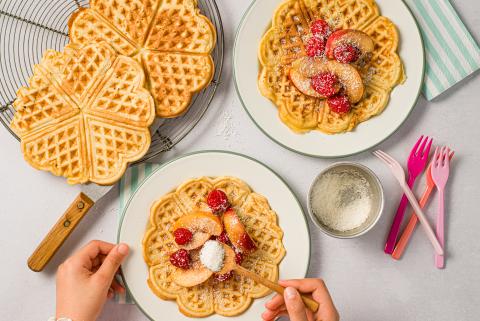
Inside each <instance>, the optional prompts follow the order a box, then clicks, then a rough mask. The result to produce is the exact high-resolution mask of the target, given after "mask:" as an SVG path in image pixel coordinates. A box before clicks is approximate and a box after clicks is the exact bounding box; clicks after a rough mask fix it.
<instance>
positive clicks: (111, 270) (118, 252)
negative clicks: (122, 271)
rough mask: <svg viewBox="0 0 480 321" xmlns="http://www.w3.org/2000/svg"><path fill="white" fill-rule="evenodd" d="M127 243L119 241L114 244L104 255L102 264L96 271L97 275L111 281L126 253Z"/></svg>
mask: <svg viewBox="0 0 480 321" xmlns="http://www.w3.org/2000/svg"><path fill="white" fill-rule="evenodd" d="M128 250H129V249H128V245H127V244H124V243H121V244H118V245H117V246H115V247H114V248H113V249H112V250H111V251H110V252H109V253H108V255H107V256H106V257H105V260H104V261H103V263H102V265H101V266H100V268H99V269H98V271H97V273H96V274H97V275H98V276H100V277H102V278H105V279H107V280H108V281H109V283H111V282H112V280H113V277H114V276H115V273H117V270H118V268H119V267H120V265H121V264H122V262H123V260H124V259H125V258H126V257H127V255H128Z"/></svg>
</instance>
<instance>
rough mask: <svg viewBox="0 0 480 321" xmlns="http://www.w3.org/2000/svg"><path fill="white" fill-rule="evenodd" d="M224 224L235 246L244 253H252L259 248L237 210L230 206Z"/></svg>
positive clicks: (224, 215) (224, 217) (224, 216)
mask: <svg viewBox="0 0 480 321" xmlns="http://www.w3.org/2000/svg"><path fill="white" fill-rule="evenodd" d="M223 225H224V226H225V230H226V231H227V235H228V238H229V239H230V241H231V242H232V245H233V247H234V248H235V249H236V250H238V251H239V252H242V253H250V252H253V251H255V250H256V249H257V246H256V245H255V242H253V240H252V238H251V237H250V235H248V232H247V230H246V229H245V226H244V225H243V223H242V222H241V221H240V219H239V218H238V215H237V214H236V213H235V210H234V209H232V208H230V209H229V210H228V211H227V212H225V213H224V214H223Z"/></svg>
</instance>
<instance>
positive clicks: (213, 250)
mask: <svg viewBox="0 0 480 321" xmlns="http://www.w3.org/2000/svg"><path fill="white" fill-rule="evenodd" d="M224 257H225V250H224V249H223V246H222V245H221V244H220V243H219V242H218V241H214V240H209V241H207V242H205V244H203V247H202V249H201V250H200V261H201V262H202V264H203V265H204V266H205V267H206V268H207V269H209V270H210V271H213V272H218V271H220V270H221V269H222V267H223V259H224Z"/></svg>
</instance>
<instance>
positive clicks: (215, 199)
mask: <svg viewBox="0 0 480 321" xmlns="http://www.w3.org/2000/svg"><path fill="white" fill-rule="evenodd" d="M207 204H208V206H209V207H210V209H211V210H212V212H213V213H215V214H222V213H223V212H225V211H226V210H228V208H229V207H230V202H229V201H228V197H227V195H226V194H225V193H224V192H223V191H221V190H219V189H215V190H213V191H211V192H210V193H209V194H208V196H207Z"/></svg>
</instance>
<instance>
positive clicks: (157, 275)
mask: <svg viewBox="0 0 480 321" xmlns="http://www.w3.org/2000/svg"><path fill="white" fill-rule="evenodd" d="M214 189H219V190H222V191H223V192H225V194H226V195H227V196H228V199H229V201H230V203H231V204H232V207H233V208H234V209H235V211H236V213H237V215H238V216H239V218H240V220H241V221H242V223H243V224H244V225H245V227H246V229H247V232H248V234H249V235H250V236H251V237H252V239H253V240H254V242H255V243H256V244H257V246H258V249H257V250H256V251H255V252H253V253H252V254H249V255H248V256H246V257H245V260H244V261H243V263H242V265H243V266H244V267H245V268H247V269H249V270H251V271H253V272H255V273H256V274H259V275H261V276H262V277H264V278H267V279H269V280H271V281H277V279H278V264H279V263H280V261H281V260H282V258H283V257H284V256H285V248H284V247H283V244H282V238H283V232H282V230H281V229H280V227H279V226H278V224H277V215H276V213H275V212H274V211H273V210H272V209H271V208H270V205H269V204H268V201H267V199H266V198H265V197H263V196H261V195H259V194H256V193H254V192H252V190H251V189H250V188H249V186H248V185H247V184H245V183H244V182H243V181H241V180H239V179H237V178H234V177H217V178H214V179H212V178H209V177H201V178H197V179H192V180H189V181H187V182H185V183H183V184H182V185H180V186H179V187H178V188H177V189H176V190H175V191H174V192H172V193H169V194H167V195H164V196H163V197H161V198H160V199H159V200H158V201H157V202H155V203H154V204H153V205H152V208H151V211H150V220H149V224H148V227H147V232H146V234H145V237H144V240H143V256H144V258H145V262H146V263H147V265H148V268H149V277H148V284H149V286H150V288H151V289H152V291H153V292H154V293H155V294H156V295H157V296H158V297H160V298H162V299H164V300H176V302H177V305H178V307H179V309H180V311H181V312H182V313H183V314H185V315H187V316H190V317H205V316H208V315H211V314H213V313H217V314H220V315H224V316H234V315H238V314H240V313H242V312H243V311H245V310H246V309H247V308H248V307H249V306H250V304H251V302H252V300H253V299H254V298H259V297H263V296H265V295H267V294H268V293H269V290H268V288H266V287H264V286H263V285H260V284H257V283H256V282H253V281H252V280H250V279H248V278H245V277H243V276H240V275H236V274H234V276H233V277H232V278H231V279H229V280H227V281H224V282H220V281H217V280H215V279H213V278H211V279H209V280H207V282H205V283H202V284H200V285H197V286H194V287H190V288H186V287H182V286H179V285H177V284H176V283H175V282H174V280H173V275H174V274H175V270H176V269H177V268H176V267H175V266H173V265H172V264H171V263H170V261H169V256H170V254H171V253H172V252H174V251H175V250H176V243H175V240H174V236H173V233H172V231H171V229H172V226H173V225H174V223H175V222H176V221H177V220H178V219H179V218H180V217H181V216H183V215H186V214H188V213H190V212H192V211H194V210H201V211H202V210H203V211H210V209H209V207H208V205H207V204H206V198H207V195H208V194H209V193H210V192H211V191H212V190H214Z"/></svg>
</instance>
